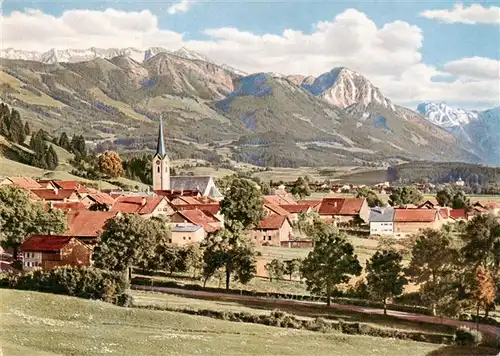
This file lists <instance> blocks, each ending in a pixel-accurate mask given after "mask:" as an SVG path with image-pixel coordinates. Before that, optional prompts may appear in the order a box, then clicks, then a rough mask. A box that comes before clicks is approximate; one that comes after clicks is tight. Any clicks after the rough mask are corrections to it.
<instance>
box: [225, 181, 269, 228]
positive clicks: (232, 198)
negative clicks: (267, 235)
mask: <svg viewBox="0 0 500 356" xmlns="http://www.w3.org/2000/svg"><path fill="white" fill-rule="evenodd" d="M221 213H222V215H224V219H225V220H226V221H227V222H228V224H227V225H228V229H232V228H231V224H232V222H236V221H237V222H239V223H240V224H241V225H242V227H243V229H248V228H251V227H252V226H255V225H257V224H258V223H259V221H260V220H262V218H263V217H264V208H263V205H262V195H261V193H260V191H259V189H257V188H256V187H255V184H254V183H253V182H250V181H248V180H246V179H242V178H234V179H233V180H232V181H231V183H230V186H229V188H228V190H226V192H225V197H224V200H222V202H221Z"/></svg>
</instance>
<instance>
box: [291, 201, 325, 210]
mask: <svg viewBox="0 0 500 356" xmlns="http://www.w3.org/2000/svg"><path fill="white" fill-rule="evenodd" d="M297 204H298V205H309V206H310V207H311V208H312V207H315V206H317V205H320V204H321V200H299V201H298V202H297Z"/></svg>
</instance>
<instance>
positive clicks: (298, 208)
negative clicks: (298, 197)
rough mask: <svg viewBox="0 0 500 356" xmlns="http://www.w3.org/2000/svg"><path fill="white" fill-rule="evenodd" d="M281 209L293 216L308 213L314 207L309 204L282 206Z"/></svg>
mask: <svg viewBox="0 0 500 356" xmlns="http://www.w3.org/2000/svg"><path fill="white" fill-rule="evenodd" d="M280 207H281V208H283V209H285V210H286V211H288V212H289V213H292V214H297V213H306V212H307V211H308V210H309V209H312V207H311V206H310V205H307V204H292V205H280Z"/></svg>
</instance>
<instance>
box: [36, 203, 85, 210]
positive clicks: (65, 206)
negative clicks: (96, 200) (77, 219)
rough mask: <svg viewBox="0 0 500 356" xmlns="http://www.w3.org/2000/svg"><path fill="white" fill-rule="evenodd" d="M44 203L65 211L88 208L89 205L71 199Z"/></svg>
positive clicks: (49, 206) (48, 206)
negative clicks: (69, 200)
mask: <svg viewBox="0 0 500 356" xmlns="http://www.w3.org/2000/svg"><path fill="white" fill-rule="evenodd" d="M44 205H45V206H46V207H47V208H53V209H59V210H62V211H64V212H68V211H75V210H87V207H86V206H85V205H83V204H82V202H79V201H76V202H75V201H71V202H52V201H50V202H45V203H44Z"/></svg>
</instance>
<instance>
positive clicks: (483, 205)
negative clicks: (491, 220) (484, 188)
mask: <svg viewBox="0 0 500 356" xmlns="http://www.w3.org/2000/svg"><path fill="white" fill-rule="evenodd" d="M473 208H480V209H478V210H480V211H481V212H482V213H490V214H493V215H497V216H498V215H500V203H495V202H479V201H478V202H476V203H475V204H474V205H473Z"/></svg>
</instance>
